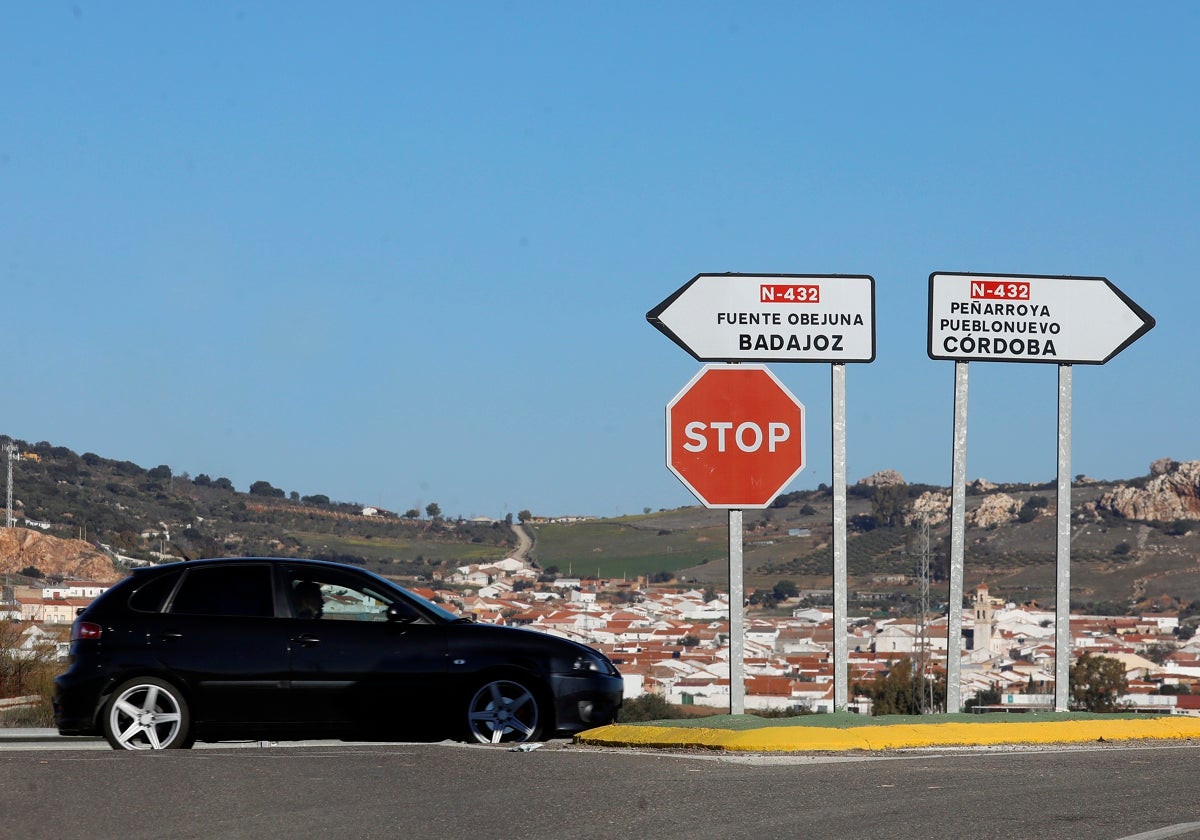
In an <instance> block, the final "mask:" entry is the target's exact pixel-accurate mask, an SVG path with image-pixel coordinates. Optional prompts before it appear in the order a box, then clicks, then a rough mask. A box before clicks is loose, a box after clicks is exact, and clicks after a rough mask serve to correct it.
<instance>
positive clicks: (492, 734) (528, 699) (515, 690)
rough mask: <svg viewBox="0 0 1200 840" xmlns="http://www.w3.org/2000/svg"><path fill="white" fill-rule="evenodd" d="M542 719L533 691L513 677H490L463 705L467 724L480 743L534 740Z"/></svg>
mask: <svg viewBox="0 0 1200 840" xmlns="http://www.w3.org/2000/svg"><path fill="white" fill-rule="evenodd" d="M543 726H544V722H543V720H542V716H541V703H539V702H538V697H537V695H536V694H535V692H534V691H533V690H532V689H531V688H529V687H528V686H526V685H524V684H523V683H521V682H518V681H516V680H505V679H496V680H490V681H489V682H486V683H484V684H483V685H482V686H480V687H479V690H478V691H476V692H475V694H474V695H473V696H472V697H471V702H470V704H469V705H468V707H467V727H468V730H469V732H470V735H471V737H472V738H474V739H475V740H476V741H478V742H479V743H481V744H506V743H521V742H524V741H536V740H538V739H539V738H541V737H542V729H543Z"/></svg>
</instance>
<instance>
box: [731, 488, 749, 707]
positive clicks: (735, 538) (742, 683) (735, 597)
mask: <svg viewBox="0 0 1200 840" xmlns="http://www.w3.org/2000/svg"><path fill="white" fill-rule="evenodd" d="M745 604H746V599H745V586H744V585H743V583H742V511H741V508H730V510H729V713H730V714H731V715H740V714H743V713H744V712H745V711H746V676H745V671H746V667H745V662H746V631H745V611H746V608H745Z"/></svg>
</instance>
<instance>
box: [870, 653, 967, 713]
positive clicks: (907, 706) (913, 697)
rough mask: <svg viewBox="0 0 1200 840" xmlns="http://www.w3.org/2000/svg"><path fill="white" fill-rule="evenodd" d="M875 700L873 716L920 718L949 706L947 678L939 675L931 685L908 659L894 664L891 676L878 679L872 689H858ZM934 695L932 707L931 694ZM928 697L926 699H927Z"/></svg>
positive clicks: (889, 674) (872, 700)
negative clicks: (925, 712) (916, 716)
mask: <svg viewBox="0 0 1200 840" xmlns="http://www.w3.org/2000/svg"><path fill="white" fill-rule="evenodd" d="M856 688H857V690H858V691H860V692H861V693H863V694H866V695H867V696H868V697H870V698H871V714H873V715H919V714H921V713H922V712H924V711H932V710H934V709H942V708H944V707H945V704H946V677H945V675H944V674H939V675H938V676H937V678H936V679H935V680H934V681H933V684H932V685H930V684H929V683H928V682H927V681H925V680H922V679H920V675H919V674H917V673H916V671H915V669H914V668H913V662H912V660H911V659H909V658H908V657H907V656H906V657H905V658H903V659H898V660H896V661H895V662H893V663H892V667H891V668H890V669H889V670H888V672H887V675H886V676H884V675H881V676H877V677H876V678H875V679H874V681H873V682H872V683H871V684H870V685H869V686H863V685H859V686H856ZM931 693H932V695H933V699H932V704H931V703H930V700H929V695H930V694H931ZM923 695H924V696H923Z"/></svg>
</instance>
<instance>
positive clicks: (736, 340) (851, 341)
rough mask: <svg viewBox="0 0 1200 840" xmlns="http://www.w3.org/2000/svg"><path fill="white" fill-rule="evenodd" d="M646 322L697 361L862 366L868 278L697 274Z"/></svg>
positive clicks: (868, 356)
mask: <svg viewBox="0 0 1200 840" xmlns="http://www.w3.org/2000/svg"><path fill="white" fill-rule="evenodd" d="M646 320H647V321H649V322H650V323H651V324H653V325H654V326H655V327H656V328H658V329H659V330H660V331H662V332H663V333H664V334H665V335H666V336H667V337H668V338H670V339H671V340H672V341H674V342H675V343H676V344H678V345H679V346H680V347H682V348H683V349H684V350H687V351H688V352H689V353H691V354H692V355H693V356H695V357H696V358H697V359H699V360H700V361H702V362H870V361H873V360H874V359H875V280H874V278H872V277H861V276H850V275H834V276H830V277H818V276H814V275H808V274H762V275H751V274H697V275H696V276H695V277H693V278H692V279H691V280H689V281H688V282H687V283H686V284H684V285H683V286H682V287H681V288H680V289H679V290H678V291H676V292H675V293H674V294H673V295H671V296H670V297H669V298H667V299H666V300H664V301H663V302H662V303H660V304H659V305H658V306H656V307H654V308H653V309H651V310H650V311H649V312H647V313H646Z"/></svg>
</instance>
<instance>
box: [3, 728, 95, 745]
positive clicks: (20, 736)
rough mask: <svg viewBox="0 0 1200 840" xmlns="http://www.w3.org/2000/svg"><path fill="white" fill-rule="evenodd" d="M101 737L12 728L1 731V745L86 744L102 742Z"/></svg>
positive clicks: (51, 730)
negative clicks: (69, 735) (68, 735)
mask: <svg viewBox="0 0 1200 840" xmlns="http://www.w3.org/2000/svg"><path fill="white" fill-rule="evenodd" d="M102 740H104V739H103V738H100V737H89V736H78V737H76V736H71V737H69V738H68V737H67V736H65V735H59V734H58V730H57V729H37V728H30V727H25V728H20V727H17V728H12V729H0V744H35V743H42V742H63V743H67V742H74V743H80V744H84V743H87V742H89V741H102Z"/></svg>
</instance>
